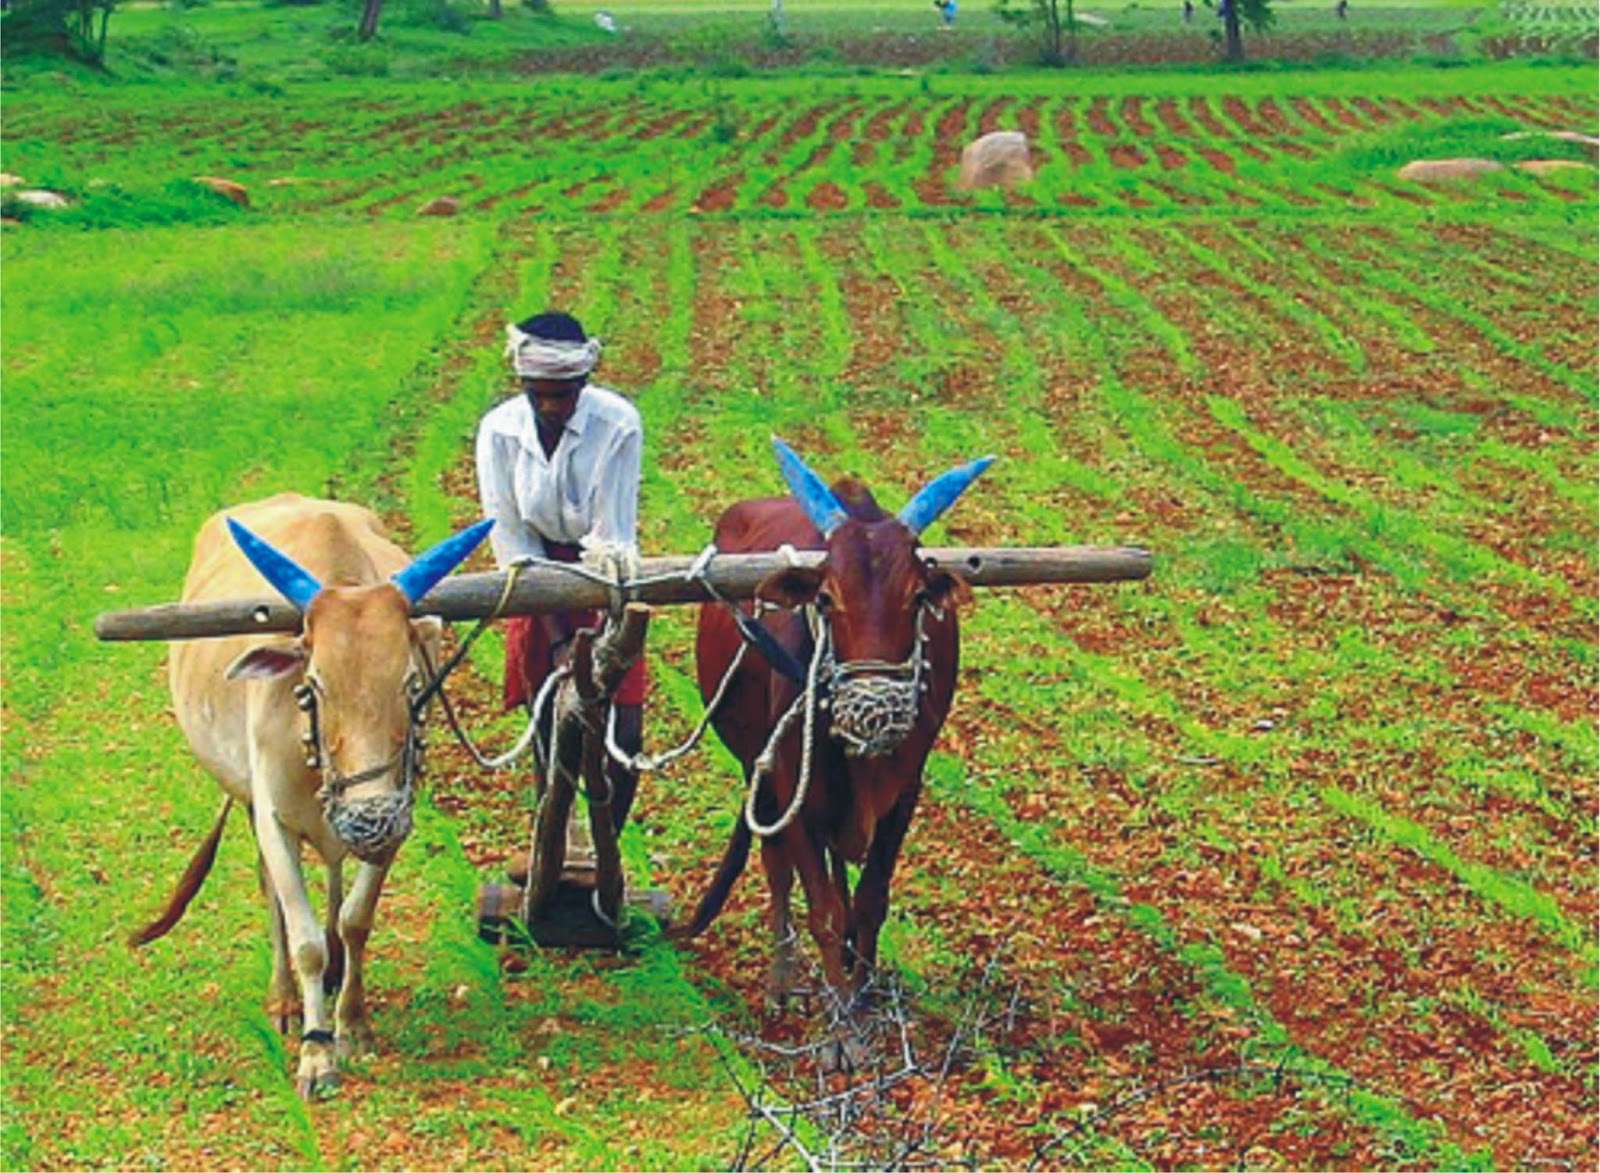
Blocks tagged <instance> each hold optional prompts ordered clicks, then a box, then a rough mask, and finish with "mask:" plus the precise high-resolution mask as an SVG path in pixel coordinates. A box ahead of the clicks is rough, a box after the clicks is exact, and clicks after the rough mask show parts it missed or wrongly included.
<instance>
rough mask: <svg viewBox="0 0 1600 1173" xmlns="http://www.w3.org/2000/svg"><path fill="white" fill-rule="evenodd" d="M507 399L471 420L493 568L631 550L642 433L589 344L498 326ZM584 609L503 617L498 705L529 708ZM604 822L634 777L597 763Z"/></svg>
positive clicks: (529, 323)
mask: <svg viewBox="0 0 1600 1173" xmlns="http://www.w3.org/2000/svg"><path fill="white" fill-rule="evenodd" d="M506 339H507V342H506V356H507V357H508V358H509V359H510V360H511V369H512V373H513V374H514V375H515V377H516V380H517V382H516V388H517V391H516V394H514V395H512V396H511V397H510V398H509V399H506V400H505V401H504V402H503V403H501V404H500V405H499V406H498V407H495V408H492V409H491V410H490V411H489V413H488V414H487V415H485V416H484V417H483V420H482V421H481V422H480V423H479V425H478V442H477V471H478V496H479V498H480V500H481V501H482V504H483V511H484V514H485V515H486V516H488V517H492V518H494V519H495V521H496V523H497V524H496V525H495V527H494V531H493V533H492V535H491V537H490V544H491V545H492V547H493V548H494V559H495V563H496V564H497V565H498V566H499V567H500V568H501V569H502V570H504V569H505V568H506V567H508V566H510V565H511V564H512V563H513V562H522V561H530V562H541V561H542V562H580V561H582V560H583V554H584V552H585V550H586V549H588V550H591V551H593V552H594V553H595V554H597V555H605V554H608V553H609V556H611V557H613V558H636V557H637V554H638V535H637V529H638V509H639V472H640V464H641V456H642V449H643V445H644V430H643V428H642V426H641V424H640V420H639V412H638V409H637V408H635V407H634V406H633V404H632V403H630V402H629V401H628V400H627V399H625V398H623V397H622V396H621V395H619V394H617V393H616V392H615V391H611V390H608V389H607V388H605V387H601V386H599V385H598V384H594V383H591V382H589V375H590V373H591V372H592V371H593V370H594V368H595V366H596V364H597V363H598V362H599V361H600V340H599V339H598V338H590V337H589V336H588V335H587V334H586V333H584V329H583V326H582V325H581V324H579V322H578V320H577V319H576V318H574V317H573V316H572V315H570V314H564V313H543V314H536V315H534V316H533V317H531V318H528V319H527V320H526V321H523V322H520V323H518V324H517V325H515V326H507V327H506ZM599 620H600V616H599V615H598V614H596V613H595V612H592V611H558V612H546V613H544V614H540V615H515V616H512V617H511V618H510V619H508V620H507V621H506V675H505V693H504V699H505V706H506V708H507V709H508V710H509V709H513V708H517V707H519V706H527V705H530V704H531V703H532V702H533V701H534V699H535V698H536V697H537V696H538V695H539V690H540V688H541V687H542V686H543V684H544V682H545V680H546V678H547V677H548V676H549V675H550V673H551V672H552V671H554V670H555V669H556V667H558V666H559V665H562V664H565V663H566V660H567V656H568V654H569V653H570V651H571V647H572V639H573V636H574V634H575V633H576V632H577V630H578V629H579V628H580V627H595V626H597V625H598V624H599ZM646 688H647V684H646V669H645V661H644V658H643V657H642V656H641V657H640V658H639V660H637V661H636V662H635V663H634V665H633V667H632V668H631V669H629V671H628V674H627V675H626V676H624V677H623V678H622V683H621V685H620V686H619V687H618V688H617V691H616V694H615V696H614V697H613V709H614V711H615V713H614V715H615V720H616V741H617V745H618V747H619V748H621V749H622V750H623V751H624V752H626V753H627V754H629V755H634V754H637V753H638V752H639V749H640V747H641V744H642V729H643V720H642V706H643V705H644V699H645V692H646ZM606 777H607V780H608V781H609V782H610V783H611V787H612V802H611V818H612V825H613V826H615V827H616V829H617V830H618V831H620V830H622V825H623V822H624V821H625V820H626V819H627V817H628V808H629V807H630V806H632V804H633V794H634V790H635V788H636V786H637V784H638V775H637V774H636V773H635V772H634V771H633V770H630V769H627V768H625V767H623V766H622V765H620V764H619V763H618V762H616V761H615V760H614V759H612V758H610V757H609V756H608V757H607V759H606Z"/></svg>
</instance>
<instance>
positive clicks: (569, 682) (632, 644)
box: [522, 603, 650, 925]
mask: <svg viewBox="0 0 1600 1173" xmlns="http://www.w3.org/2000/svg"><path fill="white" fill-rule="evenodd" d="M649 624H650V608H649V607H647V606H645V605H644V604H643V603H629V604H628V605H627V606H626V607H625V608H623V612H622V619H621V621H620V622H619V623H617V624H615V625H613V626H611V627H608V628H606V629H605V632H604V634H603V635H602V636H600V637H598V638H597V637H596V633H595V632H593V631H591V630H589V629H587V628H585V629H583V630H581V631H579V632H578V633H577V635H576V636H575V637H574V638H573V641H572V658H571V659H570V660H569V661H568V663H569V664H570V666H571V668H572V674H571V675H570V676H568V677H567V678H566V679H565V680H563V681H562V682H561V684H560V686H559V687H558V688H557V690H556V696H555V720H554V729H555V732H554V735H553V736H554V742H555V746H556V761H555V768H554V769H553V770H550V771H549V775H550V776H549V777H544V776H543V775H541V777H540V793H539V807H538V812H537V814H536V815H535V820H534V850H533V858H532V860H531V861H530V863H529V868H528V886H527V890H526V892H525V894H524V896H523V907H522V917H523V921H524V923H526V924H528V925H532V924H534V923H536V922H537V921H540V920H543V919H544V918H545V916H546V914H547V913H548V911H549V905H550V901H551V899H552V897H553V896H554V895H555V891H556V887H557V885H558V883H559V882H560V879H561V869H562V867H563V865H565V863H566V855H567V840H566V828H567V820H568V818H569V817H570V815H571V812H572V800H573V796H574V793H575V787H576V780H577V779H578V778H580V777H581V778H582V779H583V784H584V789H585V792H586V793H587V794H589V795H590V796H591V797H590V801H589V803H588V806H589V829H590V833H591V835H592V836H593V838H594V847H595V869H596V882H595V892H596V894H597V896H598V899H599V912H600V913H601V916H602V918H603V919H605V920H607V921H608V922H610V923H611V924H613V925H615V924H617V923H619V920H620V914H621V910H622V887H623V883H622V855H621V852H620V851H619V850H618V848H617V833H616V831H615V830H614V829H613V828H612V826H611V784H610V782H609V780H608V779H607V777H606V772H605V758H606V746H605V736H606V718H607V716H608V714H609V711H610V707H611V697H612V695H613V694H614V693H615V692H616V690H617V687H618V686H619V685H620V684H621V683H622V678H623V677H624V676H625V675H627V672H628V669H629V668H631V667H633V664H634V661H636V660H637V659H638V658H639V657H640V655H642V654H643V652H644V641H645V634H646V632H647V631H648V629H649ZM544 765H545V763H543V762H536V763H535V767H536V769H541V770H542V769H543V768H544Z"/></svg>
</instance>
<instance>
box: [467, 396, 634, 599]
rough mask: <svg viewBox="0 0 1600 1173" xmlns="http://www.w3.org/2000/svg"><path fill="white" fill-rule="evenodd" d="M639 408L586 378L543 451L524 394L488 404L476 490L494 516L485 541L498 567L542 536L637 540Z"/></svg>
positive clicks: (529, 553) (536, 551)
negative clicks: (556, 437)
mask: <svg viewBox="0 0 1600 1173" xmlns="http://www.w3.org/2000/svg"><path fill="white" fill-rule="evenodd" d="M643 451H644V427H643V425H642V424H641V423H640V420H639V411H638V409H637V408H636V407H634V406H633V404H632V403H630V402H628V401H627V400H626V399H624V398H623V397H622V396H621V395H618V394H617V393H616V392H615V391H611V390H608V389H607V388H605V387H599V386H596V385H595V384H593V383H591V384H589V385H588V386H587V387H585V388H584V389H583V393H582V394H581V395H579V396H578V407H577V410H576V411H574V412H573V413H572V418H571V419H570V420H568V421H567V424H566V428H565V430H564V431H563V432H562V434H561V440H560V442H559V443H558V444H557V445H556V450H555V455H554V456H546V455H545V454H544V447H543V445H541V444H540V443H539V429H538V424H537V423H536V422H535V419H534V414H533V407H532V405H530V404H529V403H528V397H527V396H526V395H521V394H519V395H516V396H514V397H513V398H511V399H507V400H506V401H505V402H504V403H502V404H500V406H498V407H496V408H493V409H492V410H491V411H490V412H489V413H488V414H487V415H485V416H484V417H483V421H482V422H481V423H480V424H479V425H478V444H477V463H478V498H479V500H481V501H482V503H483V513H484V516H485V517H492V518H494V521H495V526H494V529H492V530H491V531H489V543H490V545H491V546H492V547H493V549H494V558H495V562H496V563H497V564H498V565H499V566H500V567H501V568H502V569H503V568H504V567H506V566H507V565H508V564H509V563H511V562H512V561H514V560H515V559H517V558H523V557H534V558H543V557H544V556H545V548H544V539H546V538H548V539H550V540H551V541H554V542H572V543H577V542H579V541H581V540H582V539H583V538H586V537H592V538H593V539H595V540H596V541H603V542H624V543H626V544H628V545H629V546H633V547H637V546H638V541H639V539H638V532H637V531H638V516H639V465H640V461H641V459H642V456H643Z"/></svg>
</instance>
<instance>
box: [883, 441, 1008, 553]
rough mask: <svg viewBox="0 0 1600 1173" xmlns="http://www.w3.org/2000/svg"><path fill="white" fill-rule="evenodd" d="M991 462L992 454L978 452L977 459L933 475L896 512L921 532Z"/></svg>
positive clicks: (914, 531) (905, 522) (911, 529)
mask: <svg viewBox="0 0 1600 1173" xmlns="http://www.w3.org/2000/svg"><path fill="white" fill-rule="evenodd" d="M993 463H994V457H992V456H980V457H978V459H977V460H974V461H971V462H969V463H967V464H963V465H962V466H961V467H959V468H952V469H951V470H950V471H949V472H947V473H943V474H941V475H939V476H937V477H934V478H933V480H931V481H929V482H928V483H927V484H926V485H924V486H923V489H922V492H920V493H918V494H917V495H916V496H915V497H913V498H911V500H910V501H908V502H907V503H906V507H905V508H904V509H902V510H901V511H900V513H899V517H900V520H901V521H902V522H903V523H904V524H905V527H906V528H907V529H909V530H910V531H911V532H912V533H914V534H917V535H919V536H920V535H921V533H922V531H923V530H925V529H927V528H928V527H929V526H930V525H932V524H933V523H934V522H936V521H938V520H939V516H940V515H941V514H942V513H944V511H945V510H946V509H949V508H950V506H952V505H954V504H955V503H956V498H958V497H960V496H961V494H962V493H965V492H966V491H967V487H968V486H969V485H971V484H972V482H973V481H975V480H977V479H978V477H980V476H981V475H982V474H983V470H984V469H986V468H988V467H989V466H990V465H991V464H993Z"/></svg>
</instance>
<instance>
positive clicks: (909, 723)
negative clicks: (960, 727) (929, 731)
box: [822, 603, 943, 758]
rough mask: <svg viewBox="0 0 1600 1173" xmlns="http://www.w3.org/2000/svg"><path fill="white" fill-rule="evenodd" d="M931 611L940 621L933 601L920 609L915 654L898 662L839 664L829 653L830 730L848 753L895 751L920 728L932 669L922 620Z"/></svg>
mask: <svg viewBox="0 0 1600 1173" xmlns="http://www.w3.org/2000/svg"><path fill="white" fill-rule="evenodd" d="M929 611H934V617H935V618H936V619H938V618H943V613H942V612H940V611H937V610H936V609H935V608H934V607H933V605H932V604H931V603H923V604H922V605H921V606H920V607H918V608H917V635H916V639H915V640H914V641H913V643H912V645H911V655H910V656H909V657H907V658H906V659H905V660H902V661H900V662H899V663H894V662H891V661H886V660H847V661H845V662H843V663H838V662H834V661H833V658H832V656H831V654H830V656H829V667H828V699H827V700H826V701H824V702H822V703H823V705H824V706H826V707H828V708H830V709H831V711H832V714H833V720H832V722H831V726H830V728H831V732H832V734H833V736H834V738H835V739H836V740H838V741H840V742H841V743H843V745H844V752H845V753H846V754H847V755H848V756H850V757H854V758H863V757H866V758H870V757H881V756H883V755H884V754H888V753H893V752H894V750H895V749H896V748H898V747H899V745H900V743H901V742H902V741H904V740H905V739H906V737H907V736H909V735H910V733H911V730H912V729H913V728H915V727H916V723H917V716H918V714H919V712H920V711H921V707H922V694H923V693H924V692H926V691H927V689H928V685H927V682H926V681H924V680H923V679H922V674H923V672H924V671H926V670H928V669H929V668H931V667H932V664H931V662H930V661H929V660H928V658H927V644H928V633H927V629H926V625H925V623H924V620H925V618H926V616H927V613H928V612H929ZM824 630H826V627H825V625H824ZM830 642H831V641H830Z"/></svg>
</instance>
